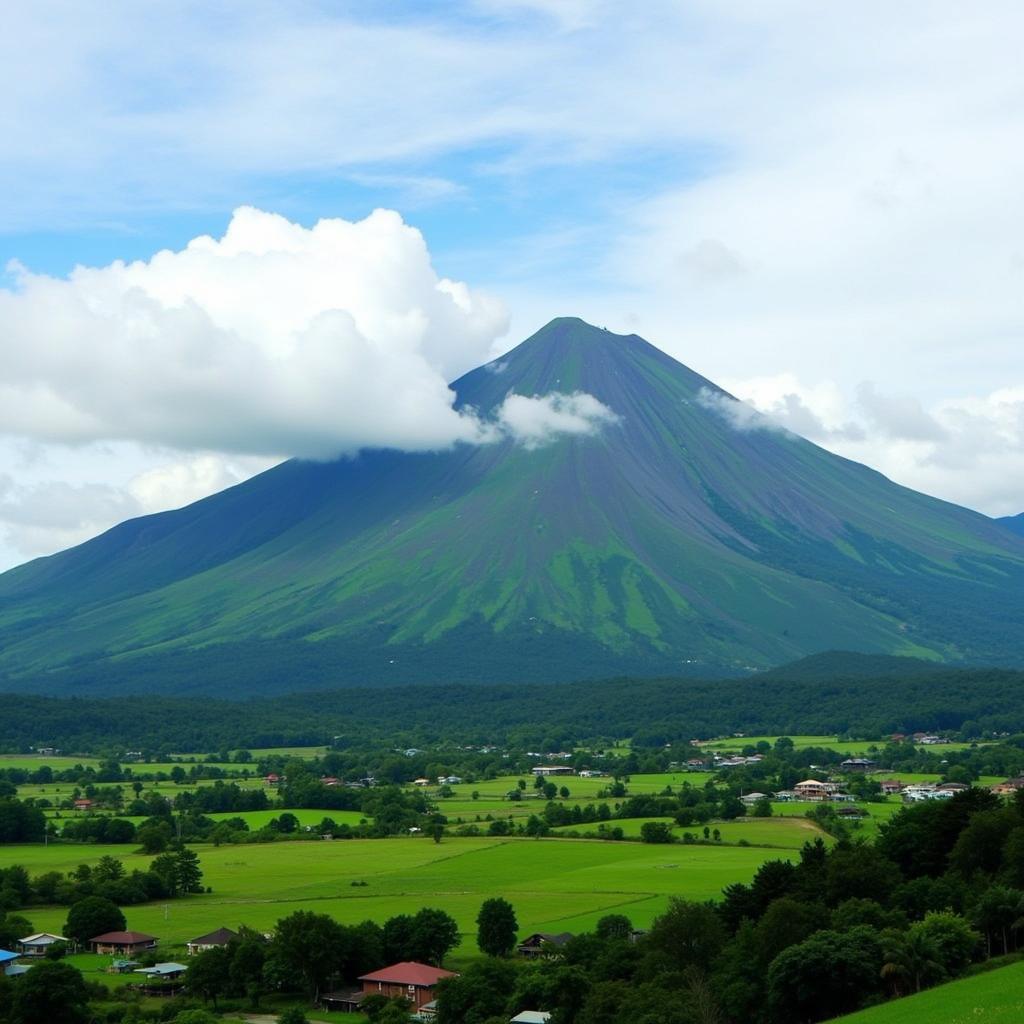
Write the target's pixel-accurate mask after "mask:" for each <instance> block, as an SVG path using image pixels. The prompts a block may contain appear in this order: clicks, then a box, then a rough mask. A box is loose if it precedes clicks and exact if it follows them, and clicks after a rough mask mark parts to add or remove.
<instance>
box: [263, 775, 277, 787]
mask: <svg viewBox="0 0 1024 1024" xmlns="http://www.w3.org/2000/svg"><path fill="white" fill-rule="evenodd" d="M263 781H264V782H265V783H266V784H267V785H268V786H280V785H281V776H280V775H275V774H274V773H273V772H271V773H270V774H269V775H267V776H266V777H265V778H264V779H263Z"/></svg>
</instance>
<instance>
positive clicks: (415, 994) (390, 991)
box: [359, 961, 456, 1010]
mask: <svg viewBox="0 0 1024 1024" xmlns="http://www.w3.org/2000/svg"><path fill="white" fill-rule="evenodd" d="M455 976H456V975H455V972H454V971H446V970H444V969H443V968H441V967H431V966H430V965H429V964H419V963H416V962H415V961H407V962H405V963H400V964H392V965H391V966H390V967H384V968H381V970H379V971H372V972H371V973H370V974H364V975H363V976H362V977H361V978H360V979H359V980H360V981H361V982H362V984H363V997H364V998H365V997H366V996H369V995H382V996H387V997H388V998H389V999H396V998H400V999H408V1000H409V1002H410V1003H412V1006H413V1009H414V1010H419V1009H420V1008H421V1007H423V1006H425V1005H426V1004H427V1003H429V1002H432V1001H433V999H434V997H435V992H434V987H435V986H436V985H437V983H438V982H439V981H442V980H443V979H445V978H454V977H455Z"/></svg>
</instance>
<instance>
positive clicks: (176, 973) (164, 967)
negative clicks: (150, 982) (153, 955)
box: [135, 963, 188, 981]
mask: <svg viewBox="0 0 1024 1024" xmlns="http://www.w3.org/2000/svg"><path fill="white" fill-rule="evenodd" d="M187 970H188V968H187V967H186V966H185V965H184V964H176V963H165V964H153V966H152V967H136V968H135V973H136V974H145V975H146V977H147V978H152V979H155V980H158V981H163V980H167V981H173V980H174V979H175V978H180V977H181V976H182V975H183V974H184V973H185V972H186V971H187Z"/></svg>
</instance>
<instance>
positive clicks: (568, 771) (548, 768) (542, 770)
mask: <svg viewBox="0 0 1024 1024" xmlns="http://www.w3.org/2000/svg"><path fill="white" fill-rule="evenodd" d="M533 774H534V775H541V776H546V775H574V774H575V772H574V771H573V770H572V768H570V767H569V765H567V764H554V765H552V764H542V765H537V767H536V768H534V769H533Z"/></svg>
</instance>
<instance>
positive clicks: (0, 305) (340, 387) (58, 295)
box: [0, 207, 609, 458]
mask: <svg viewBox="0 0 1024 1024" xmlns="http://www.w3.org/2000/svg"><path fill="white" fill-rule="evenodd" d="M12 270H13V273H14V276H15V287H14V288H13V289H11V290H7V291H2V292H0V358H2V360H3V365H4V367H5V374H4V379H3V380H2V381H0V432H4V433H7V434H10V435H19V436H27V437H31V438H34V439H37V440H44V441H50V442H53V441H56V442H63V443H86V442H94V441H119V440H130V441H136V442H141V443H144V444H151V445H159V446H163V447H167V448H172V449H178V450H181V451H197V450H215V451H221V452H230V453H235V454H243V455H257V456H270V455H284V456H300V457H306V458H332V457H335V456H337V455H339V454H344V453H349V452H353V451H356V450H358V449H360V448H367V447H375V448H398V449H402V450H406V451H422V450H433V449H439V448H445V447H448V446H450V445H452V444H455V443H457V442H466V443H471V444H485V443H490V442H493V441H496V440H500V439H502V438H512V439H513V440H517V441H518V440H521V441H522V442H523V443H524V444H526V445H527V446H529V447H536V446H537V445H539V444H542V443H544V441H545V440H547V439H549V438H550V437H553V436H557V435H559V434H563V433H567V434H581V433H589V432H592V431H593V430H594V429H596V428H597V427H598V426H599V425H600V424H601V423H603V422H607V421H608V419H609V412H608V410H606V409H605V408H604V407H603V406H601V404H600V403H599V402H597V401H596V399H593V398H591V397H590V396H587V395H573V396H561V395H553V396H536V397H525V396H519V395H517V396H514V398H510V399H509V401H508V402H506V403H505V404H504V405H503V406H502V407H501V408H500V409H499V412H498V415H497V418H496V419H495V420H481V419H480V418H479V417H478V416H477V415H476V414H475V413H474V412H472V411H471V410H468V411H465V410H464V411H460V410H456V409H455V408H454V407H453V403H454V400H455V395H454V392H452V390H451V389H450V388H449V387H448V382H449V381H450V380H452V379H453V378H455V377H457V376H459V375H461V374H462V373H464V372H466V371H467V370H469V369H471V368H472V367H474V366H476V365H478V364H480V363H482V362H484V361H485V360H487V358H488V357H489V354H490V353H491V350H492V348H493V346H494V344H495V342H496V340H497V339H498V338H499V337H500V336H501V335H503V334H504V333H505V331H506V329H507V316H506V313H505V309H504V307H503V306H502V305H501V304H500V303H499V302H497V301H496V300H495V299H492V298H491V297H489V296H488V295H486V294H484V293H481V292H478V291H475V290H473V289H471V288H469V287H468V286H467V285H465V284H463V283H462V282H459V281H451V280H448V279H446V278H443V277H439V276H438V275H437V273H436V272H435V271H434V268H433V266H432V264H431V260H430V254H429V252H428V250H427V247H426V244H425V242H424V240H423V237H422V235H421V234H420V233H419V232H418V231H417V230H416V229H414V228H412V227H410V226H409V225H407V224H406V223H405V222H404V221H403V220H402V218H401V217H400V216H399V215H398V214H397V213H394V212H391V211H387V210H377V211H375V212H374V213H372V214H371V215H370V216H368V217H367V218H366V219H364V220H361V221H358V222H354V223H353V222H349V221H345V220H341V219H329V220H321V221H319V222H318V223H317V224H316V225H314V226H313V227H312V228H305V227H303V226H301V225H299V224H294V223H291V222H290V221H288V220H287V219H285V218H284V217H281V216H277V215H275V214H271V213H265V212H263V211H260V210H256V209H253V208H249V207H247V208H241V209H239V210H237V211H236V212H235V214H234V216H233V217H232V219H231V223H230V224H229V226H228V228H227V230H226V232H225V233H224V236H223V237H222V238H220V239H213V238H210V237H200V238H196V239H193V240H192V241H191V242H189V244H188V245H187V246H186V247H185V248H184V249H182V250H181V251H178V252H171V251H163V252H160V253H157V254H156V255H155V256H154V257H153V258H152V259H150V260H149V261H147V262H141V261H140V262H134V263H123V262H115V263H112V264H110V265H109V266H106V267H102V268H88V267H79V268H76V269H75V270H74V272H73V273H72V274H71V275H70V276H69V277H68V278H66V279H57V278H53V277H48V276H45V275H39V274H33V273H31V272H30V271H28V270H26V269H24V268H22V267H19V266H15V267H13V268H12Z"/></svg>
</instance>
